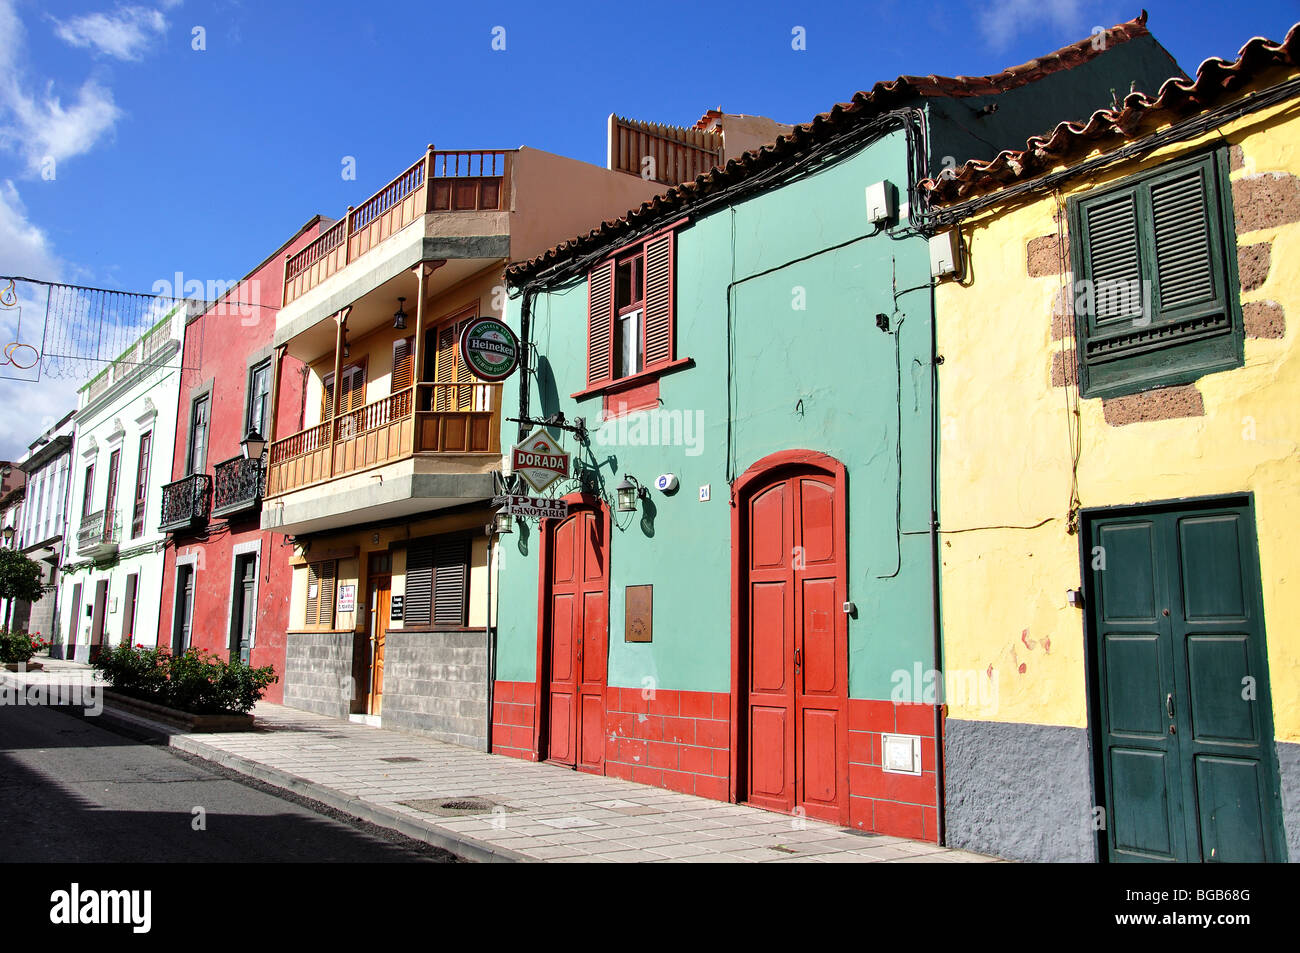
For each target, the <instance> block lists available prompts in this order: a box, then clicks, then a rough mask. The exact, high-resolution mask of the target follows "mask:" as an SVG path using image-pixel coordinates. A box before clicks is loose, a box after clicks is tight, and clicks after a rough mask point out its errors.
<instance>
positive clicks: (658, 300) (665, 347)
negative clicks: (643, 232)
mask: <svg viewBox="0 0 1300 953" xmlns="http://www.w3.org/2000/svg"><path fill="white" fill-rule="evenodd" d="M673 257H674V256H673V233H672V232H668V233H666V234H664V235H660V236H658V237H657V238H652V239H650V241H648V242H646V246H645V369H646V370H653V369H654V368H656V367H662V366H663V365H665V364H667V363H668V362H669V361H671V360H672V359H673V264H674V262H673Z"/></svg>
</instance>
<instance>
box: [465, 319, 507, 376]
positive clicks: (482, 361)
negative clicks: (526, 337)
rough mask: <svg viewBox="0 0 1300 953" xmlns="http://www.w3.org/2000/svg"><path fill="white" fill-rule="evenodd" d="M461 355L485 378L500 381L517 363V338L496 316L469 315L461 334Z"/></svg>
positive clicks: (475, 371) (469, 365) (472, 369)
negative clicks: (479, 316)
mask: <svg viewBox="0 0 1300 953" xmlns="http://www.w3.org/2000/svg"><path fill="white" fill-rule="evenodd" d="M460 359H461V360H462V361H464V363H465V366H466V367H468V368H469V369H470V370H471V371H473V372H474V376H475V377H477V378H478V379H479V380H484V381H503V380H505V379H506V378H507V377H509V376H510V375H511V374H513V373H514V372H515V368H516V367H518V366H519V340H518V338H516V337H515V333H514V332H513V331H511V330H510V328H509V327H508V326H507V325H506V324H505V322H504V321H499V320H497V319H496V318H472V319H470V321H469V323H468V324H466V325H465V330H464V331H462V332H461V335H460Z"/></svg>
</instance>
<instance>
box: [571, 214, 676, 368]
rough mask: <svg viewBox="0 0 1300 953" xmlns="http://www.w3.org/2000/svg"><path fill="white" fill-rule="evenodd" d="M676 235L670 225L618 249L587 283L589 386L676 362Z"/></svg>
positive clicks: (595, 271)
mask: <svg viewBox="0 0 1300 953" xmlns="http://www.w3.org/2000/svg"><path fill="white" fill-rule="evenodd" d="M675 283H676V238H675V233H674V231H673V230H672V229H671V228H670V229H667V230H665V231H662V232H658V233H656V234H654V235H651V236H650V237H649V238H647V239H645V240H644V241H641V242H637V243H636V244H635V245H632V246H630V247H626V248H622V249H619V251H618V252H617V253H616V254H614V255H612V256H610V257H609V258H608V259H606V260H605V261H603V262H602V263H601V264H599V265H597V266H596V267H595V268H593V269H592V271H591V273H590V275H589V276H588V284H587V387H588V388H595V387H600V386H602V385H604V384H610V383H613V382H615V381H618V380H622V379H623V378H627V377H633V376H635V375H637V374H641V373H643V372H651V371H655V370H658V369H660V368H664V367H667V366H668V365H669V364H671V363H672V361H673V350H674V344H675V342H674V337H675V335H674V327H673V323H674V307H673V299H674V291H675V288H674V286H675Z"/></svg>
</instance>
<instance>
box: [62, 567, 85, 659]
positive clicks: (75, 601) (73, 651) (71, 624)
mask: <svg viewBox="0 0 1300 953" xmlns="http://www.w3.org/2000/svg"><path fill="white" fill-rule="evenodd" d="M80 635H81V583H76V584H75V585H73V587H72V615H70V616H69V617H68V647H67V649H66V650H65V654H64V656H63V657H64V658H66V659H75V658H76V657H77V641H78V636H80Z"/></svg>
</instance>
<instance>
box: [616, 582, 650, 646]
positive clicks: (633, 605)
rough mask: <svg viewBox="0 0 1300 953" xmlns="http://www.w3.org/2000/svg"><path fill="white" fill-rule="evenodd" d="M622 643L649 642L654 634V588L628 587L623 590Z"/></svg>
mask: <svg viewBox="0 0 1300 953" xmlns="http://www.w3.org/2000/svg"><path fill="white" fill-rule="evenodd" d="M624 608H625V610H626V616H625V618H624V620H623V641H624V642H649V641H651V636H652V634H653V632H654V625H653V615H654V586H628V587H627V589H626V590H625V598H624Z"/></svg>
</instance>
